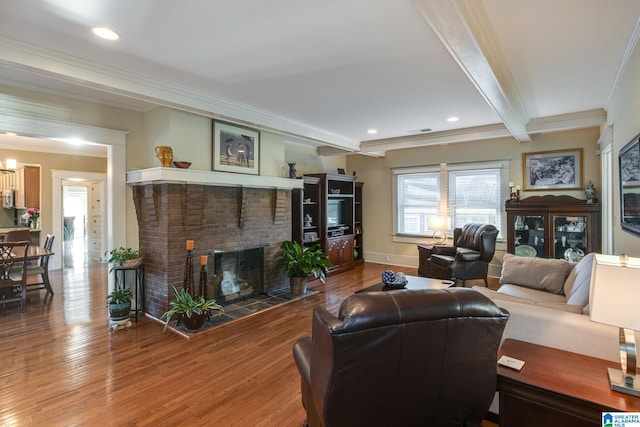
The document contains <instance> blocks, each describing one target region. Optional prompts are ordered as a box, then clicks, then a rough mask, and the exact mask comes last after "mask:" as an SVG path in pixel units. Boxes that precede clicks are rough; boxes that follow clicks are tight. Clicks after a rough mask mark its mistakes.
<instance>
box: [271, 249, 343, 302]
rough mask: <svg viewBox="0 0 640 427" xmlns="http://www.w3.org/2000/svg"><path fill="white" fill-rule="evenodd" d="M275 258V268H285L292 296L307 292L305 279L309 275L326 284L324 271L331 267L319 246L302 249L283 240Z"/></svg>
mask: <svg viewBox="0 0 640 427" xmlns="http://www.w3.org/2000/svg"><path fill="white" fill-rule="evenodd" d="M276 256H277V258H276V262H275V266H276V267H284V268H285V270H286V272H287V277H289V281H290V283H291V293H292V294H303V293H305V292H306V291H307V278H308V277H309V275H310V274H312V275H313V277H315V278H316V279H320V280H321V281H322V283H326V281H327V275H326V270H327V268H329V267H331V266H332V264H331V263H330V262H329V260H328V259H327V255H326V254H325V253H324V252H322V251H321V250H320V246H319V245H313V246H310V247H308V248H303V247H302V246H301V245H300V243H298V242H296V241H291V240H285V241H284V242H282V245H280V250H279V252H278V253H277V254H276Z"/></svg>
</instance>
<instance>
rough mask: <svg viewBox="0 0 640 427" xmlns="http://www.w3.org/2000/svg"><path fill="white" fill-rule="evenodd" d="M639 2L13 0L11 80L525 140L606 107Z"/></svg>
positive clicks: (2, 16)
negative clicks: (98, 28) (115, 35)
mask: <svg viewBox="0 0 640 427" xmlns="http://www.w3.org/2000/svg"><path fill="white" fill-rule="evenodd" d="M639 17H640V1H637V0H616V1H611V0H535V1H533V0H449V1H445V0H415V1H412V0H324V1H309V0H307V1H300V0H296V1H294V0H260V1H248V0H190V1H188V2H176V1H174V0H135V1H113V0H92V1H86V0H2V1H1V2H0V84H2V85H8V86H17V87H23V88H29V89H35V90H39V91H44V92H47V93H54V94H61V95H64V96H71V97H77V98H80V99H87V100H92V101H96V102H103V103H106V104H109V105H115V106H119V107H125V108H130V109H134V110H136V111H144V110H147V109H150V108H153V106H155V105H166V106H171V107H174V108H179V109H183V110H186V111H194V112H197V113H200V114H206V115H209V116H212V117H216V116H217V117H223V118H226V119H232V120H235V121H239V122H242V123H247V124H251V125H253V126H256V127H260V128H263V129H271V130H276V131H279V132H282V133H283V134H285V135H286V136H287V137H288V138H289V139H296V140H300V139H302V140H307V141H312V143H313V144H315V145H319V146H325V152H328V151H329V150H327V148H326V147H332V148H342V149H346V150H348V151H359V150H362V151H378V152H379V151H385V150H390V149H399V148H404V147H410V146H416V145H428V144H434V143H444V142H456V141H462V140H481V139H484V138H490V137H496V136H504V135H513V136H514V141H526V140H528V139H529V138H530V135H531V134H533V133H537V132H545V131H551V130H558V129H570V128H575V127H581V126H597V125H599V124H603V123H604V121H605V120H606V116H605V112H604V110H605V109H606V107H607V104H608V102H609V97H610V94H611V91H612V89H613V88H614V86H615V84H616V81H617V78H618V77H619V73H620V72H621V71H622V70H623V68H624V65H625V61H626V58H627V55H628V54H629V51H630V50H631V49H633V48H634V47H635V43H636V40H637V37H638V33H639V32H640V29H639V23H638V18H639ZM98 24H102V25H108V26H110V27H112V28H114V29H116V30H117V31H118V32H119V33H120V35H121V39H120V40H118V41H116V42H106V41H103V40H99V39H97V38H95V37H94V36H93V35H92V34H91V32H90V27H92V26H94V25H98ZM0 112H1V111H0ZM449 116H457V117H459V118H460V120H459V121H458V122H455V123H449V122H447V121H446V118H447V117H449ZM369 128H376V129H378V130H379V133H378V134H377V135H375V136H371V135H368V134H367V130H368V129H369ZM421 129H431V132H428V133H424V134H419V132H417V131H419V130H421ZM0 144H1V141H0Z"/></svg>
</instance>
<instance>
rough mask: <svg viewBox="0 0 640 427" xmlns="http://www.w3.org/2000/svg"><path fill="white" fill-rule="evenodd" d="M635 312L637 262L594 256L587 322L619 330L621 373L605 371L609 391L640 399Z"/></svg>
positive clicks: (639, 283)
mask: <svg viewBox="0 0 640 427" xmlns="http://www.w3.org/2000/svg"><path fill="white" fill-rule="evenodd" d="M639 309H640V258H631V257H627V256H626V255H620V256H618V255H601V254H596V256H595V258H594V261H593V270H592V273H591V288H590V291H589V311H590V316H591V321H592V322H597V323H604V324H606V325H612V326H617V327H618V328H620V362H621V367H622V370H620V369H613V368H608V371H609V382H610V384H611V389H612V390H615V391H619V392H622V393H627V394H632V395H634V396H639V397H640V383H639V381H640V376H638V375H636V341H635V331H637V330H640V314H639V313H640V312H639Z"/></svg>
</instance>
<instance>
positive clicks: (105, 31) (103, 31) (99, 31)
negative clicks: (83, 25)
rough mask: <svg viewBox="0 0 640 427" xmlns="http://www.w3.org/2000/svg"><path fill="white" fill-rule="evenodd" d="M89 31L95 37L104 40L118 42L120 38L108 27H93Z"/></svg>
mask: <svg viewBox="0 0 640 427" xmlns="http://www.w3.org/2000/svg"><path fill="white" fill-rule="evenodd" d="M91 31H93V34H95V35H96V36H98V37H100V38H103V39H106V40H118V39H119V38H120V34H118V33H116V32H115V31H114V30H112V29H111V28H108V27H93V28H92V29H91Z"/></svg>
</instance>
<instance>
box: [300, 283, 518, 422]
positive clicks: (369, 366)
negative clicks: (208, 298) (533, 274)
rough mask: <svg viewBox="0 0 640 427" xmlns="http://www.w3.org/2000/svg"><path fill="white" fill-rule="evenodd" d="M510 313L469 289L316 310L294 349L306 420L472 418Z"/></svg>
mask: <svg viewBox="0 0 640 427" xmlns="http://www.w3.org/2000/svg"><path fill="white" fill-rule="evenodd" d="M508 317H509V313H508V312H507V311H506V310H503V309H501V308H499V307H497V306H496V305H495V304H494V303H493V302H492V301H491V300H490V299H488V298H486V297H485V296H484V295H482V294H480V293H479V292H477V291H474V290H472V289H468V288H450V289H446V290H423V291H407V290H398V291H389V292H363V293H358V294H355V295H352V296H350V297H349V298H347V299H346V300H345V301H344V302H343V303H342V304H341V306H340V310H339V316H338V317H335V316H333V315H332V314H330V313H329V312H328V311H327V310H326V309H324V308H323V307H316V308H315V309H314V311H313V327H312V329H313V330H312V336H311V337H305V338H302V339H300V340H299V341H298V342H297V343H296V344H295V346H294V348H293V355H294V359H295V361H296V365H297V366H298V370H299V371H300V376H301V380H302V386H301V387H302V404H303V405H304V407H305V409H306V412H307V422H308V426H309V427H342V426H344V427H358V426H367V427H370V426H381V427H386V426H388V427H394V426H403V427H410V426H420V427H423V426H434V427H437V426H472V425H479V424H480V422H481V421H482V419H483V418H484V417H485V416H486V413H487V410H488V408H489V406H490V405H491V401H492V399H493V397H494V393H495V390H496V380H497V375H496V366H497V365H496V363H497V360H496V359H497V352H498V347H499V344H500V340H501V337H502V332H503V330H504V327H505V325H506V323H507V319H508Z"/></svg>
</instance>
